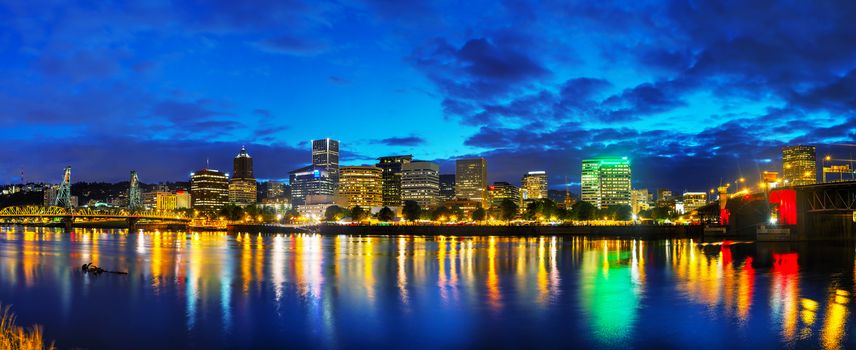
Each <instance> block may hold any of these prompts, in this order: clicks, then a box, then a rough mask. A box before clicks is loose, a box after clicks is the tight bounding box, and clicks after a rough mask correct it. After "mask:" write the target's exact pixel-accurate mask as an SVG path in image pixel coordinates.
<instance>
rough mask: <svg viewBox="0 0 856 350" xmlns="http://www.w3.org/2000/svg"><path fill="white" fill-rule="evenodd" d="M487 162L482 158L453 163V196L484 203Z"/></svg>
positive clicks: (459, 160)
mask: <svg viewBox="0 0 856 350" xmlns="http://www.w3.org/2000/svg"><path fill="white" fill-rule="evenodd" d="M486 190H487V160H486V159H484V158H468V159H458V160H457V161H455V196H456V197H459V198H466V199H469V200H472V201H476V202H482V203H485V201H486V199H487V196H485V191H486Z"/></svg>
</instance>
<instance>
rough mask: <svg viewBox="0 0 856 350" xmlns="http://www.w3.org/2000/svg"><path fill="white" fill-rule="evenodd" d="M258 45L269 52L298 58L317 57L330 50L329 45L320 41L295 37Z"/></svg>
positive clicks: (261, 42) (260, 42)
mask: <svg viewBox="0 0 856 350" xmlns="http://www.w3.org/2000/svg"><path fill="white" fill-rule="evenodd" d="M257 45H258V46H259V47H260V48H262V49H264V50H266V51H269V52H275V53H283V54H289V55H296V56H315V55H319V54H321V53H324V52H325V51H327V50H328V49H329V47H328V45H327V44H325V43H323V42H320V41H318V39H310V38H300V37H294V36H287V35H283V36H278V37H274V38H270V39H265V40H262V41H259V42H258V43H257Z"/></svg>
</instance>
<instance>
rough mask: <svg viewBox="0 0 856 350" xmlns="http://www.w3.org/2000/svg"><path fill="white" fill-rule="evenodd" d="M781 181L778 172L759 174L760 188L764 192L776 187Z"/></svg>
mask: <svg viewBox="0 0 856 350" xmlns="http://www.w3.org/2000/svg"><path fill="white" fill-rule="evenodd" d="M781 181H782V180H781V179H779V172H778V171H763V172H761V188H762V189H764V190H771V189H774V188H776V187H778V186H779V183H780V182H781Z"/></svg>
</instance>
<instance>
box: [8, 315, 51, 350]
mask: <svg viewBox="0 0 856 350" xmlns="http://www.w3.org/2000/svg"><path fill="white" fill-rule="evenodd" d="M0 309H2V311H0V349H9V350H36V349H38V350H42V349H56V347H54V344H53V343H51V344H48V345H45V339H44V336H43V334H42V329H41V327H39V326H33V327H32V328H30V329H25V328H23V327H19V326H17V325H16V324H15V315H14V314H13V313H12V312H11V311H10V309H9V307H8V306H7V307H5V308H4V307H2V305H0Z"/></svg>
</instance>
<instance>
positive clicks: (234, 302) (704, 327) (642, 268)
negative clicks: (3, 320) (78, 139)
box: [0, 227, 856, 349]
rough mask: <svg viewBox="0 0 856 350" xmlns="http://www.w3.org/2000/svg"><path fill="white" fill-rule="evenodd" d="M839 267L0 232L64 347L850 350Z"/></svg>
mask: <svg viewBox="0 0 856 350" xmlns="http://www.w3.org/2000/svg"><path fill="white" fill-rule="evenodd" d="M86 262H94V263H95V264H96V265H100V266H102V267H104V268H107V269H111V270H121V271H127V272H128V273H129V274H128V275H110V274H105V275H100V276H92V275H87V274H84V273H82V272H81V271H80V266H81V265H82V264H84V263H86ZM854 277H856V276H854V246H853V244H852V243H846V244H842V243H818V242H814V243H800V244H795V243H776V244H771V243H768V244H761V243H746V244H733V245H730V246H699V245H698V244H697V242H692V241H690V240H669V241H635V240H599V239H595V240H592V239H583V238H569V237H565V238H563V237H539V238H531V237H530V238H515V237H379V236H336V237H330V236H319V235H308V234H283V235H258V234H241V235H228V234H225V233H174V232H131V233H128V232H127V231H122V230H115V231H114V230H82V229H81V230H75V232H74V233H62V232H60V231H56V230H53V229H38V228H21V227H3V228H2V229H0V302H2V303H3V304H12V305H13V310H14V311H15V313H16V314H17V315H18V319H19V322H20V323H21V324H33V323H38V324H41V325H42V326H43V327H44V329H45V333H46V337H47V338H49V339H54V340H55V341H56V343H57V345H59V346H60V347H62V348H70V347H82V348H91V349H113V348H125V349H133V348H140V349H151V348H175V347H179V348H205V349H215V348H262V347H265V348H270V347H272V346H273V347H294V348H342V347H350V348H353V347H359V348H368V347H390V348H392V347H394V348H405V347H406V348H436V347H443V348H464V347H468V348H472V347H479V348H486V347H494V348H495V347H518V348H519V347H534V346H576V347H588V348H591V347H598V348H651V347H658V348H663V347H666V348H674V347H680V348H722V347H736V348H759V347H763V348H777V347H790V348H793V347H798V348H820V347H826V348H836V347H852V346H853V345H854V338H853V334H856V332H853V331H851V328H852V327H853V324H854V316H853V313H851V312H850V310H851V305H852V302H851V295H852V293H853V292H854Z"/></svg>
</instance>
